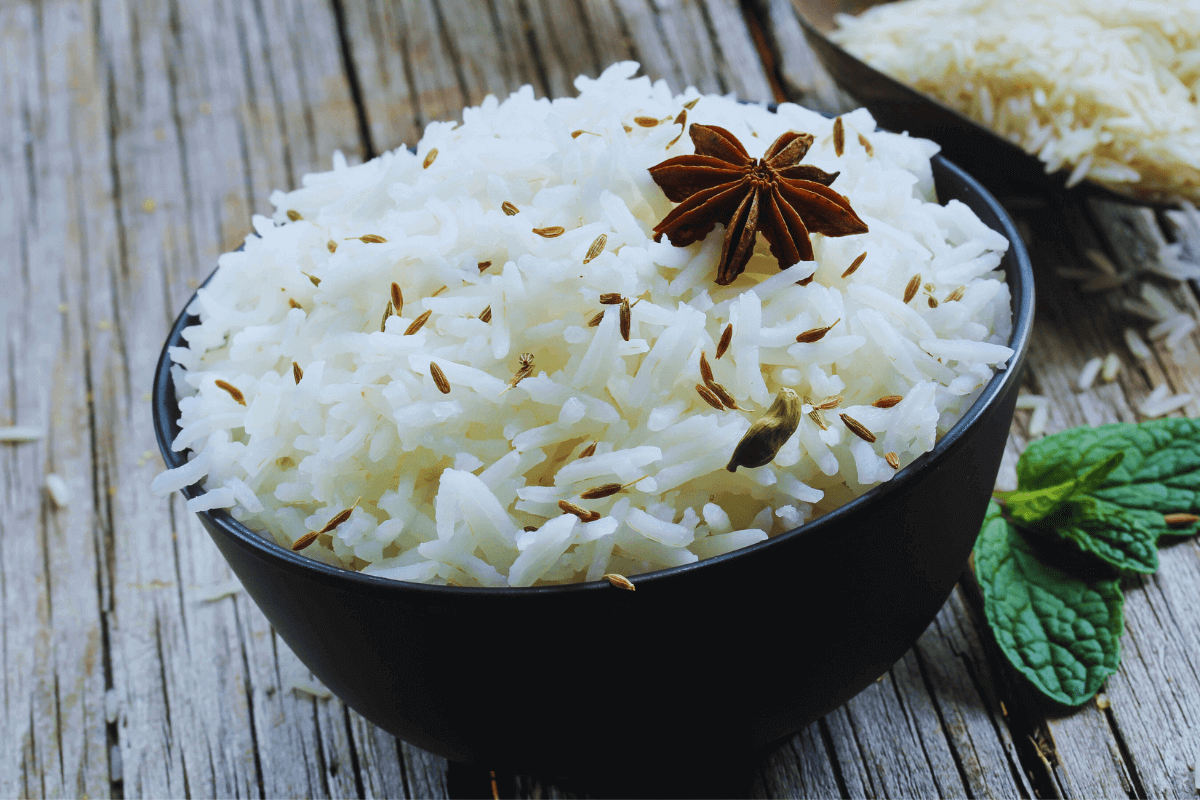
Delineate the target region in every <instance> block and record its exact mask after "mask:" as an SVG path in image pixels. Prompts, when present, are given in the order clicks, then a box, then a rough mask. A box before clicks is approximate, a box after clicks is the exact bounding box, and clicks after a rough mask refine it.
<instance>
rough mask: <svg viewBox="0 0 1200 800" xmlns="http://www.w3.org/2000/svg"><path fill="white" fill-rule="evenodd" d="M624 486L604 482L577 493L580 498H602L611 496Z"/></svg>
mask: <svg viewBox="0 0 1200 800" xmlns="http://www.w3.org/2000/svg"><path fill="white" fill-rule="evenodd" d="M624 488H625V487H624V486H622V485H621V484H619V483H605V484H602V485H600V486H593V487H592V488H591V489H585V490H584V491H582V492H580V493H579V499H580V500H602V499H603V498H605V497H612V496H613V495H614V494H616V493H617V492H619V491H621V490H622V489H624Z"/></svg>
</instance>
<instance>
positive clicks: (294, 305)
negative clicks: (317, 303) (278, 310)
mask: <svg viewBox="0 0 1200 800" xmlns="http://www.w3.org/2000/svg"><path fill="white" fill-rule="evenodd" d="M288 305H289V306H291V307H292V308H299V309H303V308H304V306H302V305H300V304H299V303H297V302H296V299H295V298H294V297H289V298H288Z"/></svg>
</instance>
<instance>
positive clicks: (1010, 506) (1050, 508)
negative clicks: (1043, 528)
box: [998, 450, 1125, 525]
mask: <svg viewBox="0 0 1200 800" xmlns="http://www.w3.org/2000/svg"><path fill="white" fill-rule="evenodd" d="M1028 452H1029V451H1028V450H1026V453H1028ZM1124 458H1125V453H1124V452H1123V451H1117V452H1115V453H1110V454H1109V456H1108V457H1107V458H1105V459H1104V460H1103V461H1101V462H1100V463H1098V464H1092V465H1090V466H1089V467H1088V468H1087V469H1086V470H1085V471H1083V472H1082V473H1081V474H1077V475H1075V476H1074V477H1072V478H1071V479H1070V480H1067V481H1064V482H1062V483H1056V484H1054V485H1053V486H1046V487H1042V488H1037V489H1018V490H1017V491H1015V492H1005V493H998V496H999V497H1000V498H1001V502H1003V503H1004V509H1005V510H1006V511H1007V512H1008V514H1009V516H1010V517H1011V518H1012V520H1013V521H1014V522H1016V523H1018V524H1021V525H1034V524H1036V523H1038V522H1041V521H1042V520H1044V519H1045V518H1046V517H1048V516H1050V515H1051V514H1053V513H1055V512H1056V511H1058V510H1060V509H1061V508H1063V506H1064V505H1065V504H1066V502H1067V501H1068V500H1069V499H1070V498H1071V497H1073V496H1075V495H1077V494H1085V493H1087V492H1091V491H1093V490H1095V489H1097V488H1099V487H1100V486H1101V485H1102V484H1103V483H1104V481H1105V479H1106V478H1108V476H1109V475H1110V474H1111V473H1112V471H1113V470H1115V469H1116V468H1117V467H1118V466H1120V465H1121V461H1122V460H1123V459H1124ZM1023 459H1024V456H1022V460H1023ZM1019 463H1020V462H1018V468H1019Z"/></svg>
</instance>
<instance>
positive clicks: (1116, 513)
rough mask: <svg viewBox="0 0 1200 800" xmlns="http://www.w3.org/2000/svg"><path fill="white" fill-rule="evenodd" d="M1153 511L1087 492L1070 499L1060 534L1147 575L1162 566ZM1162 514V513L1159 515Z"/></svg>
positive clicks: (1128, 568)
mask: <svg viewBox="0 0 1200 800" xmlns="http://www.w3.org/2000/svg"><path fill="white" fill-rule="evenodd" d="M1155 516H1156V515H1155V514H1154V513H1153V512H1149V511H1140V510H1137V509H1125V508H1122V507H1121V506H1118V505H1115V504H1113V503H1110V502H1108V501H1107V500H1100V499H1098V498H1095V497H1088V496H1084V497H1081V498H1077V499H1075V500H1072V501H1070V502H1069V503H1068V504H1067V508H1066V513H1065V514H1064V515H1063V518H1062V519H1059V520H1058V521H1057V523H1056V524H1057V526H1058V534H1059V535H1060V536H1062V537H1064V538H1066V539H1069V540H1070V541H1072V542H1075V544H1077V545H1079V548H1080V549H1081V550H1083V551H1084V552H1087V553H1091V554H1092V555H1095V556H1097V557H1099V558H1101V559H1103V560H1104V561H1107V562H1108V563H1109V564H1112V565H1113V566H1114V567H1116V568H1117V569H1123V570H1127V571H1129V572H1140V573H1142V574H1145V575H1149V574H1151V573H1153V572H1154V571H1155V570H1156V569H1158V547H1157V544H1158V531H1157V530H1156V529H1155V521H1154V517H1155ZM1157 516H1159V517H1160V518H1161V516H1162V515H1161V514H1159V515H1157Z"/></svg>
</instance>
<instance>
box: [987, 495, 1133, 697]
mask: <svg viewBox="0 0 1200 800" xmlns="http://www.w3.org/2000/svg"><path fill="white" fill-rule="evenodd" d="M1058 483H1065V481H1058ZM975 577H976V579H977V580H978V581H979V585H980V587H981V588H982V589H983V605H984V612H985V613H986V615H987V620H988V625H989V626H990V627H991V629H992V632H993V633H994V634H995V636H996V641H997V642H998V643H999V645H1000V649H1001V650H1002V651H1003V652H1004V655H1005V656H1006V657H1007V658H1008V660H1009V661H1010V662H1011V663H1012V665H1013V666H1014V667H1016V669H1017V670H1018V671H1019V672H1020V673H1021V674H1023V675H1024V676H1025V677H1027V678H1028V679H1029V680H1030V681H1032V682H1033V684H1034V685H1035V686H1037V688H1038V689H1040V690H1041V691H1042V692H1043V693H1044V694H1046V695H1047V696H1048V697H1050V698H1052V699H1054V700H1057V701H1058V702H1060V703H1063V704H1066V705H1072V706H1075V705H1079V704H1081V703H1083V702H1085V701H1086V700H1088V699H1089V698H1090V697H1092V696H1093V695H1095V694H1096V692H1097V691H1098V690H1099V688H1100V686H1101V684H1103V683H1104V681H1105V679H1107V678H1108V676H1109V675H1112V674H1113V673H1114V672H1116V670H1117V666H1118V665H1119V664H1120V660H1121V646H1120V637H1121V631H1122V629H1123V626H1124V621H1123V617H1122V614H1121V609H1122V605H1123V600H1122V597H1121V589H1120V585H1119V584H1118V582H1117V581H1115V580H1093V581H1090V582H1085V581H1082V580H1080V579H1078V578H1074V577H1072V576H1071V575H1068V574H1067V573H1065V572H1063V571H1062V570H1060V569H1058V568H1057V567H1054V566H1051V565H1049V564H1046V563H1043V562H1042V561H1041V560H1040V559H1039V558H1038V557H1037V555H1036V553H1034V551H1033V549H1032V548H1031V547H1030V545H1029V544H1028V543H1027V542H1026V541H1025V539H1024V538H1023V537H1022V536H1021V534H1020V533H1018V532H1017V530H1016V528H1014V527H1013V526H1012V524H1011V523H1010V522H1009V521H1008V520H1006V519H1004V517H1003V516H1002V515H1001V510H1000V506H999V505H997V504H996V503H991V504H990V505H989V506H988V511H987V516H986V517H985V519H984V524H983V529H982V530H981V531H980V533H979V539H978V540H977V541H976V543H975Z"/></svg>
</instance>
